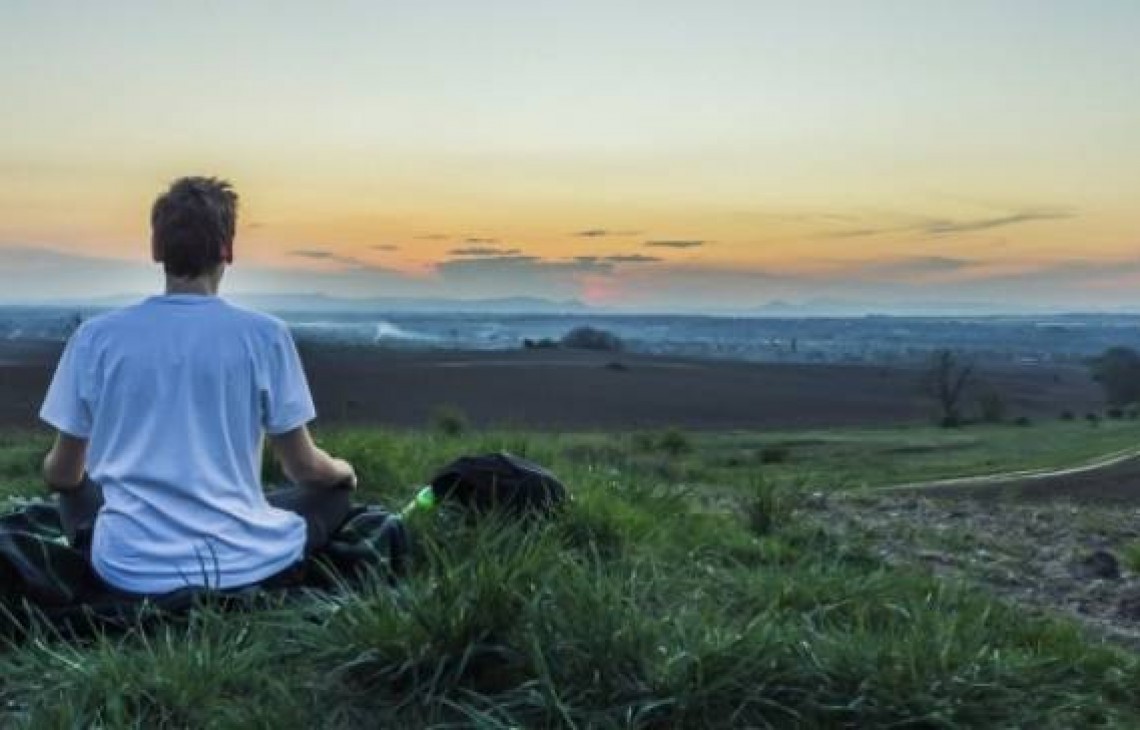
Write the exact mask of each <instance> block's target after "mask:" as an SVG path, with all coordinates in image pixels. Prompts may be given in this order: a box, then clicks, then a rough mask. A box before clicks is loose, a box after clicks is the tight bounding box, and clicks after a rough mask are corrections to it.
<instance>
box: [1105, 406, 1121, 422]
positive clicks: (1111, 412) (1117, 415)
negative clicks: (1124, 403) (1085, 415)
mask: <svg viewBox="0 0 1140 730" xmlns="http://www.w3.org/2000/svg"><path fill="white" fill-rule="evenodd" d="M1108 417H1109V418H1111V419H1112V420H1114V421H1119V420H1120V419H1122V418H1124V409H1123V408H1109V409H1108Z"/></svg>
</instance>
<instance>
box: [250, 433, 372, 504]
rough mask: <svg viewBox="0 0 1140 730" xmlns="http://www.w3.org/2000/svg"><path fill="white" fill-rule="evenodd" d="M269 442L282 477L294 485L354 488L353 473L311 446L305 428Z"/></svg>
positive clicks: (273, 437)
mask: <svg viewBox="0 0 1140 730" xmlns="http://www.w3.org/2000/svg"><path fill="white" fill-rule="evenodd" d="M270 442H271V443H272V445H273V451H274V453H275V454H276V455H277V459H278V461H280V462H281V467H282V468H283V469H284V470H285V476H287V477H289V479H290V480H291V481H293V482H294V483H296V484H301V485H304V486H310V487H337V486H342V485H344V486H349V487H350V488H352V489H355V488H356V470H355V469H353V468H352V464H349V463H348V462H347V461H345V460H344V459H336V458H333V457H331V456H329V455H328V454H327V453H325V451H324V450H323V449H321V448H320V447H318V446H317V445H316V444H315V443H313V438H312V436H310V435H309V429H308V428H306V427H305V426H301V427H300V428H296V429H294V430H292V431H289V432H288V433H283V434H280V435H277V436H271V437H270Z"/></svg>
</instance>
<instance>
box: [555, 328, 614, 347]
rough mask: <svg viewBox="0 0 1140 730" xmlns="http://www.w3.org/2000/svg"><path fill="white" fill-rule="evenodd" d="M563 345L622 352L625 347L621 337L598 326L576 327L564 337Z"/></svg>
mask: <svg viewBox="0 0 1140 730" xmlns="http://www.w3.org/2000/svg"><path fill="white" fill-rule="evenodd" d="M562 346H563V347H569V348H571V349H574V350H601V351H605V352H621V351H622V350H624V349H625V345H624V343H623V342H622V341H621V338H620V337H618V336H617V335H615V334H614V333H612V332H607V331H606V330H603V329H598V328H597V327H589V326H582V327H575V328H574V329H572V330H570V331H569V332H567V333H566V335H565V336H564V337H563V338H562Z"/></svg>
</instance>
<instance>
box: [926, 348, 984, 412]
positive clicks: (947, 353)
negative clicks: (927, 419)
mask: <svg viewBox="0 0 1140 730" xmlns="http://www.w3.org/2000/svg"><path fill="white" fill-rule="evenodd" d="M973 380H974V363H973V362H970V361H969V360H968V359H966V358H965V357H963V356H962V355H961V354H960V353H957V352H954V351H953V350H950V349H942V350H937V351H935V353H934V354H933V355H931V357H930V364H929V365H928V366H927V369H926V372H925V373H924V374H923V390H924V391H925V392H926V394H927V395H929V396H930V397H931V398H933V399H934V400H935V402H937V403H938V408H939V411H940V415H941V423H942V425H943V426H946V427H953V426H959V425H961V424H962V412H961V410H960V409H961V404H962V395H963V393H964V392H965V391H966V388H967V387H969V386H970V384H971V383H972V382H973Z"/></svg>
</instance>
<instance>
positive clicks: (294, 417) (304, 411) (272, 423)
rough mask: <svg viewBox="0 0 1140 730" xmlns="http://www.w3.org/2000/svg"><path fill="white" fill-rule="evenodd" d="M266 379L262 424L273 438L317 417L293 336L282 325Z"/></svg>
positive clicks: (262, 401)
mask: <svg viewBox="0 0 1140 730" xmlns="http://www.w3.org/2000/svg"><path fill="white" fill-rule="evenodd" d="M268 366H269V367H268V368H267V374H268V378H267V380H266V384H265V388H264V390H263V391H262V393H261V403H262V425H263V426H264V427H265V430H266V431H267V432H268V433H270V434H272V435H274V436H276V435H278V434H283V433H288V432H289V431H292V430H294V429H296V428H299V427H301V426H303V425H305V424H306V423H308V422H309V421H311V420H313V419H314V418H316V417H317V409H316V407H315V406H314V405H313V396H312V394H311V393H310V392H309V382H308V380H307V379H306V378H305V369H304V367H303V366H302V365H301V356H300V355H299V354H298V353H297V345H296V343H294V342H293V336H292V335H291V334H290V333H289V330H288V328H287V327H285V326H284V325H281V326H280V327H279V328H278V331H277V336H276V338H275V340H274V343H273V347H272V350H271V352H270V353H269V363H268Z"/></svg>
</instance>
